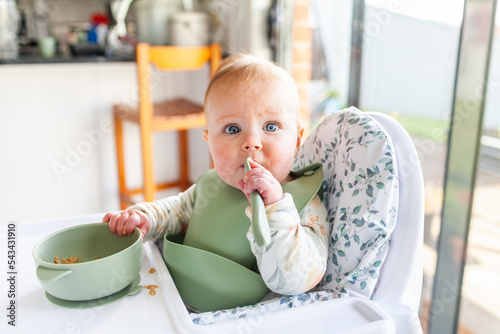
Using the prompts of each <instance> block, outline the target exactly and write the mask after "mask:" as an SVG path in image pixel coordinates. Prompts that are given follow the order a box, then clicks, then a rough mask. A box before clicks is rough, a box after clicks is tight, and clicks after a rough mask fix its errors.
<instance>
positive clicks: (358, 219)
mask: <svg viewBox="0 0 500 334" xmlns="http://www.w3.org/2000/svg"><path fill="white" fill-rule="evenodd" d="M394 154H395V153H394V148H393V145H392V142H391V139H390V138H389V137H388V135H387V134H386V133H385V131H384V129H383V128H382V127H381V126H380V125H379V124H378V123H377V122H376V121H375V120H374V119H373V118H371V117H370V116H368V115H366V114H364V113H362V112H361V111H359V110H358V109H356V108H353V107H351V108H348V109H344V110H342V111H339V112H337V113H334V114H332V115H330V116H328V117H327V118H326V119H324V120H323V122H322V123H321V124H320V125H319V126H318V127H317V128H316V129H314V130H313V131H312V132H311V134H310V135H309V137H308V138H307V140H306V141H305V142H304V144H303V145H302V147H301V150H300V152H299V155H298V156H297V159H296V161H295V166H294V169H300V168H302V167H304V166H307V165H309V164H312V163H316V162H320V163H321V164H322V165H323V171H324V181H323V190H324V196H323V205H324V206H325V208H326V210H327V216H328V223H329V225H328V230H327V231H323V232H325V233H326V234H327V237H328V262H327V268H326V273H325V275H324V276H323V278H322V279H321V281H320V282H319V284H318V285H317V286H316V289H315V291H312V292H308V293H303V294H299V295H291V296H279V295H273V296H269V297H268V298H267V300H266V301H262V302H261V303H258V304H256V305H251V306H245V307H240V308H236V309H232V310H221V311H216V312H206V313H201V314H194V313H193V314H191V318H192V320H193V321H194V322H195V323H198V324H211V323H216V322H222V321H228V320H232V319H237V318H241V317H248V316H252V315H257V314H265V313H268V312H273V311H279V310H283V309H286V308H290V307H297V306H301V305H306V304H311V303H316V302H321V301H324V300H329V299H333V298H343V297H349V296H358V297H364V298H370V297H371V295H372V293H373V291H374V289H375V287H376V284H377V280H378V276H379V272H380V268H381V266H382V265H383V263H384V260H385V258H386V256H387V252H388V249H389V241H390V236H391V233H392V231H393V229H394V226H395V224H396V216H397V208H398V193H399V189H398V171H397V164H396V157H395V155H394ZM314 222H315V220H314V218H313V217H311V219H310V220H309V223H310V224H311V226H313V225H314ZM272 278H274V279H276V280H277V281H278V282H279V278H280V272H279V270H278V269H276V272H273V276H272Z"/></svg>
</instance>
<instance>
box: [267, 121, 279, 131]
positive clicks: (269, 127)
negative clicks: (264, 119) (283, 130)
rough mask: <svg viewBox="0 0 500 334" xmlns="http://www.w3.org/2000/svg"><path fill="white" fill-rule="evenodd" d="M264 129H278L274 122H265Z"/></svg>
mask: <svg viewBox="0 0 500 334" xmlns="http://www.w3.org/2000/svg"><path fill="white" fill-rule="evenodd" d="M264 130H265V131H269V132H274V131H277V130H278V125H277V124H276V123H267V124H266V125H264Z"/></svg>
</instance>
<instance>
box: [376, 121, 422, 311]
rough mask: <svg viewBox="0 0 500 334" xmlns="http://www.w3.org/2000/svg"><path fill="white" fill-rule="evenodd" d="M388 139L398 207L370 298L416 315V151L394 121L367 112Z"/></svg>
mask: <svg viewBox="0 0 500 334" xmlns="http://www.w3.org/2000/svg"><path fill="white" fill-rule="evenodd" d="M368 114H369V115H370V116H372V117H373V118H374V119H375V120H376V121H377V122H378V123H379V124H380V125H381V126H382V127H383V128H384V129H385V130H386V132H387V133H388V134H389V136H390V137H391V139H392V142H393V145H394V148H395V151H396V161H397V165H398V171H399V196H400V197H399V208H398V216H397V222H396V227H395V228H394V231H393V234H392V238H391V244H390V248H389V253H388V254H387V258H386V260H385V262H384V264H383V266H382V268H381V272H380V277H379V281H378V284H377V286H376V288H375V291H374V293H373V295H372V299H373V300H375V301H391V302H392V301H394V302H398V303H402V304H406V305H408V306H410V307H411V308H412V309H413V310H415V311H416V312H418V307H419V303H420V297H421V291H422V275H423V271H422V250H423V225H424V181H423V177H422V169H421V166H420V161H419V159H418V155H417V151H416V149H415V146H414V145H413V142H412V140H411V138H410V136H409V135H408V133H407V132H406V130H405V129H404V128H403V127H402V126H401V124H399V123H398V122H397V121H396V120H395V119H393V118H391V117H390V116H387V115H385V114H382V113H378V112H368Z"/></svg>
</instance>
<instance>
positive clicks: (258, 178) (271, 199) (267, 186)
mask: <svg viewBox="0 0 500 334" xmlns="http://www.w3.org/2000/svg"><path fill="white" fill-rule="evenodd" d="M250 167H251V168H252V169H251V170H249V171H248V172H247V173H246V174H245V178H244V179H243V180H239V181H238V186H239V187H240V189H241V191H243V193H244V194H245V196H246V197H247V198H248V200H249V201H250V194H251V193H252V192H254V191H255V190H257V191H258V192H259V194H260V196H261V197H262V200H263V201H264V205H269V204H273V203H275V202H277V201H279V200H281V199H282V198H283V189H282V188H281V184H280V183H279V182H278V181H277V180H276V179H275V178H274V176H273V174H271V172H269V171H268V170H267V169H265V168H264V167H263V166H262V165H260V164H259V163H257V162H255V161H250Z"/></svg>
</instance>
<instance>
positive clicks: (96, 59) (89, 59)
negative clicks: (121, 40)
mask: <svg viewBox="0 0 500 334" xmlns="http://www.w3.org/2000/svg"><path fill="white" fill-rule="evenodd" d="M131 61H134V58H133V57H131V56H124V57H104V56H79V57H70V56H55V57H53V58H49V59H47V58H43V57H42V56H39V55H22V56H20V57H19V58H18V59H13V60H0V65H17V64H62V63H110V62H131Z"/></svg>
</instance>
